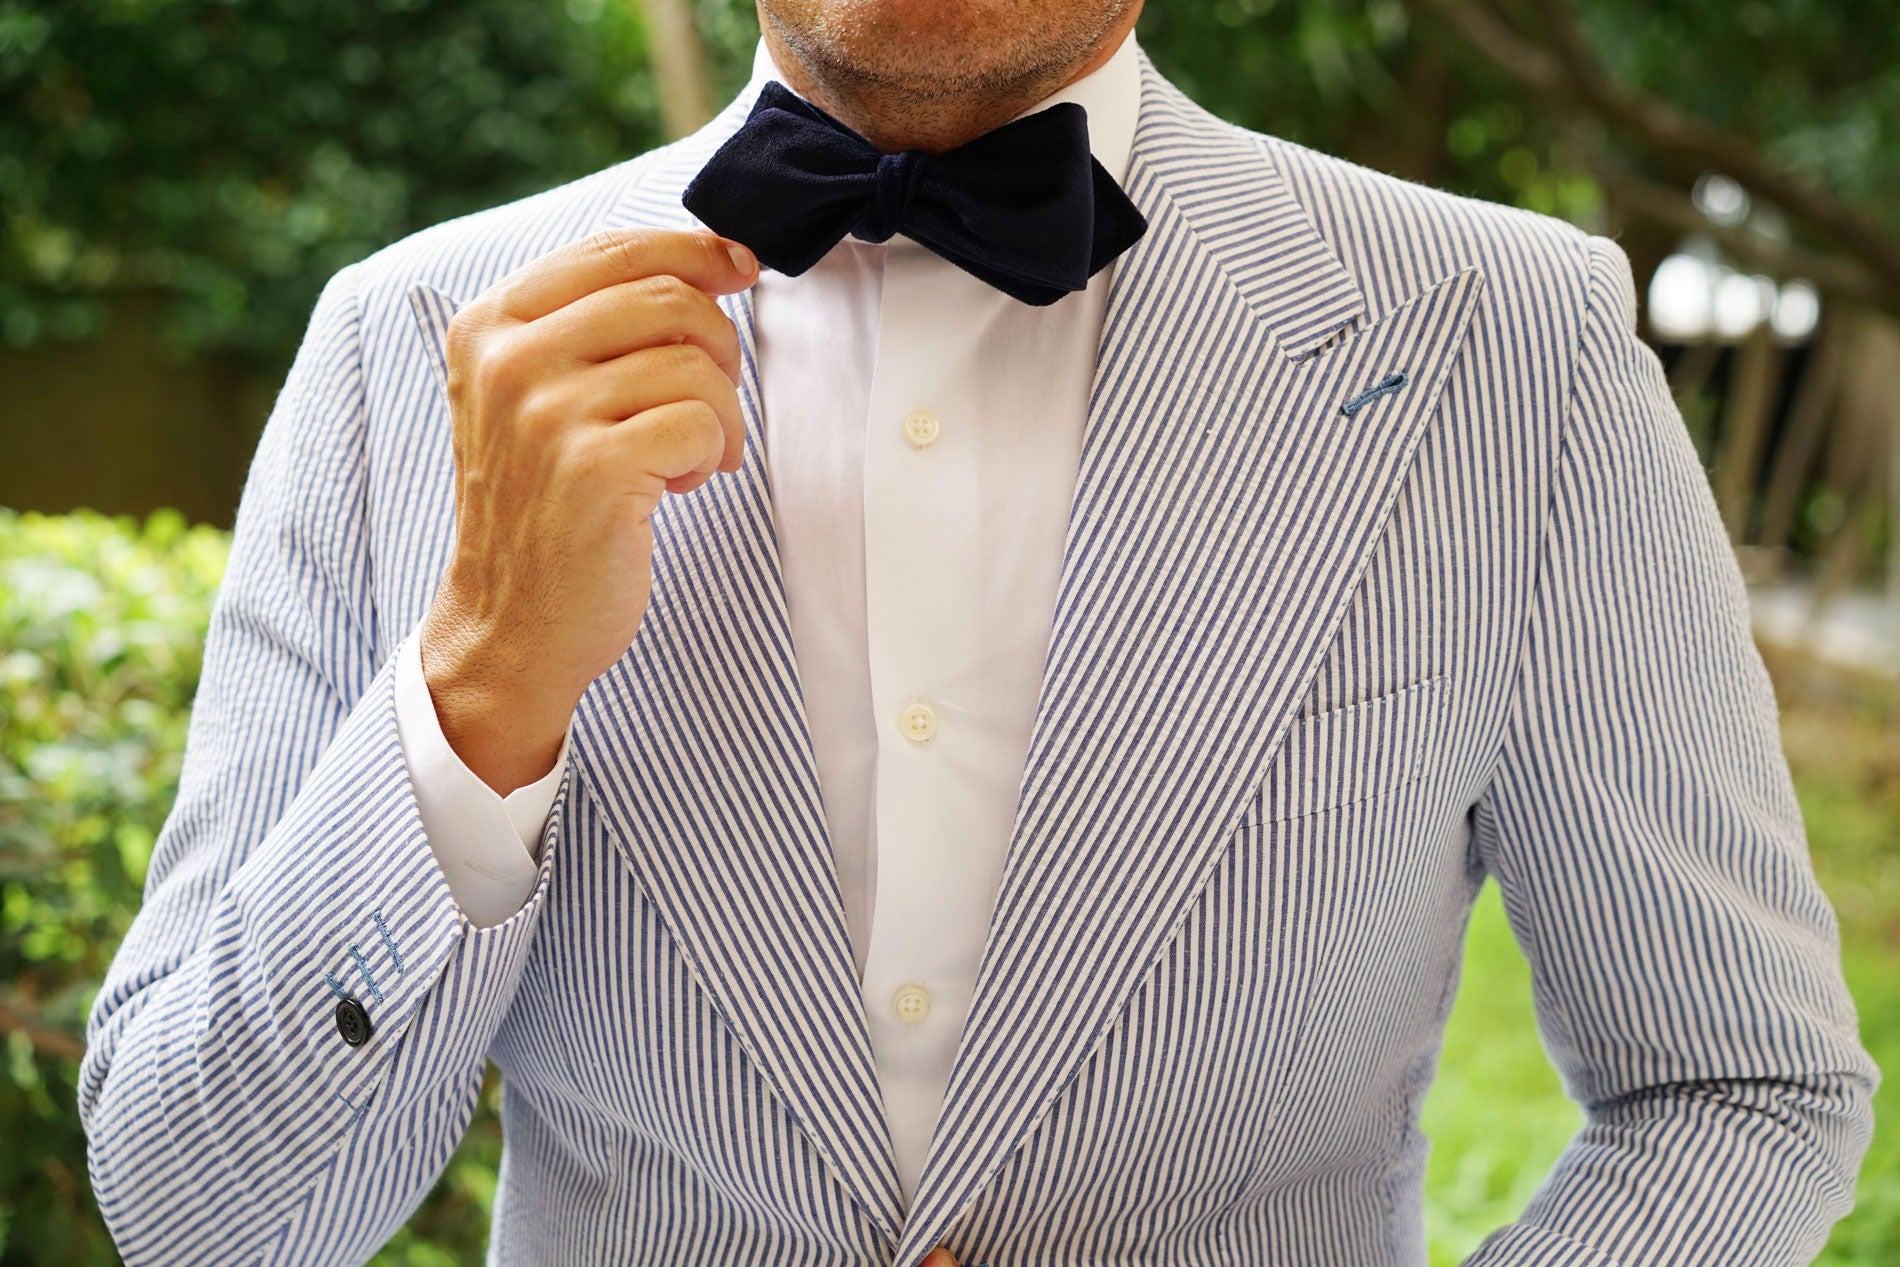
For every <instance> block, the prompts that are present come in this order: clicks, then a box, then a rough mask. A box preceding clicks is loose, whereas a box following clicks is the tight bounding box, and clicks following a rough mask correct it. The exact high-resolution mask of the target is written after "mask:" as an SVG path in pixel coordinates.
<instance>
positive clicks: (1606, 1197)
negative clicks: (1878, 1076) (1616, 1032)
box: [1466, 1072, 1873, 1267]
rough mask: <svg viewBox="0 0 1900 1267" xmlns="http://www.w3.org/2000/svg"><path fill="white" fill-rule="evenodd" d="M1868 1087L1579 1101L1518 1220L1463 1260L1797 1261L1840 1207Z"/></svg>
mask: <svg viewBox="0 0 1900 1267" xmlns="http://www.w3.org/2000/svg"><path fill="white" fill-rule="evenodd" d="M1872 1090H1873V1089H1872V1087H1871V1085H1870V1084H1869V1083H1868V1082H1867V1080H1866V1079H1865V1078H1863V1077H1862V1076H1860V1075H1859V1074H1858V1073H1854V1072H1842V1073H1817V1074H1813V1075H1810V1076H1807V1077H1803V1078H1800V1079H1798V1080H1778V1079H1731V1080H1718V1081H1708V1082H1692V1083H1676V1084H1670V1085H1665V1086H1659V1087H1654V1088H1651V1089H1649V1090H1646V1091H1643V1092H1639V1093H1636V1094H1633V1095H1629V1096H1625V1097H1623V1098H1622V1099H1620V1100H1617V1101H1613V1102H1611V1103H1608V1104H1603V1105H1594V1106H1591V1107H1590V1108H1589V1110H1588V1120H1587V1122H1586V1124H1585V1126H1584V1127H1583V1129H1582V1130H1580V1131H1579V1132H1578V1133H1577V1135H1576V1137H1575V1138H1574V1139H1573V1140H1572V1141H1571V1143H1570V1145H1569V1146H1568V1147H1567V1148H1566V1149H1565V1150H1564V1152H1563V1154H1562V1155H1561V1156H1560V1157H1559V1158H1558V1160H1557V1164H1556V1166H1555V1167H1554V1168H1553V1169H1552V1171H1551V1174H1550V1176H1549V1178H1548V1179H1547V1180H1546V1181H1545V1183H1544V1184H1543V1186H1542V1187H1541V1188H1539V1190H1538V1192H1537V1195H1536V1196H1535V1197H1533V1198H1532V1200H1531V1202H1530V1204H1529V1206H1528V1207H1527V1208H1526V1209H1525V1211H1524V1214H1523V1217H1522V1218H1520V1219H1519V1220H1518V1221H1517V1222H1516V1223H1514V1224H1512V1225H1511V1226H1510V1227H1508V1228H1504V1229H1501V1230H1500V1231H1499V1232H1498V1233H1496V1234H1495V1235H1493V1236H1492V1237H1490V1238H1489V1239H1488V1240H1487V1241H1486V1242H1485V1244H1484V1246H1483V1247H1482V1248H1480V1249H1479V1251H1478V1252H1477V1254H1476V1255H1474V1256H1473V1257H1472V1258H1470V1259H1469V1260H1467V1264H1466V1267H1543V1265H1544V1264H1553V1265H1554V1264H1560V1263H1561V1264H1566V1265H1567V1267H1568V1265H1571V1264H1590V1267H1637V1265H1638V1264H1648V1263H1668V1262H1684V1261H1689V1262H1697V1263H1747V1264H1749V1267H1783V1265H1784V1264H1785V1265H1787V1267H1797V1265H1799V1264H1804V1263H1808V1262H1811V1261H1813V1259H1814V1257H1815V1255H1816V1254H1818V1253H1819V1252H1820V1250H1821V1247H1822V1246H1823V1244H1824V1243H1825V1242H1826V1240H1827V1236H1828V1231H1829V1229H1830V1228H1831V1227H1832V1225H1833V1224H1834V1222H1835V1221H1836V1220H1838V1219H1839V1218H1840V1217H1841V1216H1842V1215H1844V1214H1845V1213H1847V1211H1848V1210H1849V1209H1850V1208H1851V1207H1852V1205H1853V1186H1854V1176H1855V1173H1856V1172H1857V1171H1858V1169H1859V1167H1860V1161H1861V1158H1862V1156H1863V1155H1864V1154H1865V1152H1866V1150H1867V1145H1868V1140H1869V1131H1868V1120H1869V1119H1868V1117H1867V1105H1868V1103H1869V1100H1870V1098H1871V1096H1872ZM1579 1255H1582V1256H1581V1257H1580V1256H1579ZM1591 1255H1594V1257H1592V1256H1591Z"/></svg>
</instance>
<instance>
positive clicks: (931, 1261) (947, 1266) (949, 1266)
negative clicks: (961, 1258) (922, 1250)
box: [917, 1245, 957, 1267]
mask: <svg viewBox="0 0 1900 1267" xmlns="http://www.w3.org/2000/svg"><path fill="white" fill-rule="evenodd" d="M917 1267H957V1256H956V1255H955V1254H952V1253H951V1252H950V1251H949V1250H948V1249H946V1248H945V1247H943V1246H942V1245H939V1246H937V1248H935V1249H933V1250H931V1251H930V1252H929V1253H928V1254H926V1255H924V1261H923V1262H921V1263H919V1264H918V1265H917Z"/></svg>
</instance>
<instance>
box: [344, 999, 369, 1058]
mask: <svg viewBox="0 0 1900 1267" xmlns="http://www.w3.org/2000/svg"><path fill="white" fill-rule="evenodd" d="M336 1032H337V1033H339V1034H341V1035H343V1041H344V1042H346V1043H348V1044H349V1045H350V1046H352V1047H361V1046H362V1045H363V1044H364V1043H367V1042H368V1041H369V1035H370V1023H369V1013H368V1012H365V1011H364V1010H363V1005H362V1004H361V1003H358V1002H357V1001H356V1000H355V999H342V1000H339V1001H338V1002H337V1005H336Z"/></svg>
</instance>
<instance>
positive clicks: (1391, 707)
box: [1242, 673, 1451, 823]
mask: <svg viewBox="0 0 1900 1267" xmlns="http://www.w3.org/2000/svg"><path fill="white" fill-rule="evenodd" d="M1450 690H1451V675H1450V674H1449V673H1441V674H1439V675H1438V676H1436V677H1431V678H1425V679H1423V680H1421V681H1418V682H1414V683H1412V684H1411V685H1409V686H1402V687H1400V688H1399V689H1398V690H1396V691H1390V692H1387V693H1386V694H1384V695H1379V696H1375V697H1374V698H1372V699H1369V700H1362V701H1361V702H1359V703H1357V704H1349V705H1347V706H1346V707H1344V708H1335V709H1332V710H1330V711H1328V712H1324V713H1320V714H1319V715H1317V716H1314V717H1302V718H1296V719H1295V720H1294V722H1293V727H1292V729H1291V730H1290V731H1289V732H1288V734H1287V737H1286V739H1285V741H1284V742H1283V743H1282V744H1281V745H1280V750H1279V751H1278V752H1277V753H1276V754H1275V755H1274V758H1273V762H1272V764H1271V765H1269V766H1268V767H1267V773H1266V776H1265V777H1264V778H1263V779H1262V780H1261V784H1260V793H1259V795H1258V796H1256V797H1255V798H1254V800H1253V802H1252V804H1250V805H1249V806H1248V807H1247V812H1246V814H1245V815H1244V816H1243V818H1242V822H1256V823H1272V822H1280V821H1282V820H1285V819H1289V818H1303V817H1306V816H1307V815H1309V814H1318V813H1322V812H1323V811H1325V810H1329V809H1336V808H1338V807H1339V806H1341V805H1350V804H1352V803H1353V802H1355V801H1363V800H1367V799H1369V798H1371V797H1374V796H1382V795H1384V794H1385V793H1387V792H1394V791H1397V790H1398V789H1399V788H1402V787H1404V786H1405V785H1406V784H1408V783H1410V782H1411V781H1412V780H1414V779H1416V778H1418V776H1419V774H1420V773H1421V772H1422V770H1423V762H1424V757H1425V752H1426V741H1427V739H1428V738H1429V736H1431V735H1432V734H1433V733H1434V732H1435V730H1436V723H1437V720H1438V716H1439V714H1440V712H1441V711H1442V710H1443V708H1444V702H1445V697H1446V695H1447V694H1448V693H1449V692H1450Z"/></svg>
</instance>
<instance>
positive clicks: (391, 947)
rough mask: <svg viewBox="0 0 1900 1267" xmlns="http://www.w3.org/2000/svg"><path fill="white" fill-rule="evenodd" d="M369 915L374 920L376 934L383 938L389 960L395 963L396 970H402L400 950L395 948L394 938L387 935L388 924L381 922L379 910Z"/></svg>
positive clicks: (381, 916)
mask: <svg viewBox="0 0 1900 1267" xmlns="http://www.w3.org/2000/svg"><path fill="white" fill-rule="evenodd" d="M369 917H370V918H371V919H372V920H375V921H376V935H377V936H378V937H381V938H382V939H383V948H384V949H385V950H387V951H388V952H389V961H390V962H391V963H393V964H395V965H396V971H397V972H402V971H405V969H404V968H403V966H402V952H400V951H398V950H397V949H396V939H395V938H394V937H391V936H390V935H389V925H387V924H385V923H383V913H382V912H381V911H371V912H370V914H369Z"/></svg>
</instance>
